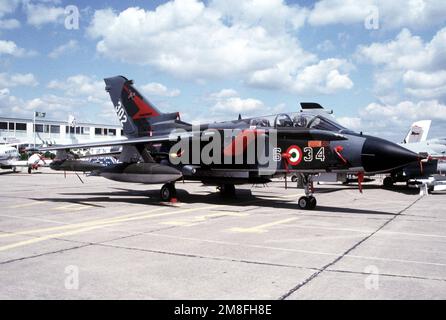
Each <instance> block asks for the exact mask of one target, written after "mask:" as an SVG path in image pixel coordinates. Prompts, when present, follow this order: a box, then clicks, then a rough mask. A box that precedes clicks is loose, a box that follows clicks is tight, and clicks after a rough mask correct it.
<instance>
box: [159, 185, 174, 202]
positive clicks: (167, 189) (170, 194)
mask: <svg viewBox="0 0 446 320" xmlns="http://www.w3.org/2000/svg"><path fill="white" fill-rule="evenodd" d="M176 196H177V190H176V189H175V185H174V184H173V183H166V184H165V185H163V186H162V187H161V190H160V197H161V200H162V201H165V202H172V200H173V199H176Z"/></svg>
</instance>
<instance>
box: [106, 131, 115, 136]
mask: <svg viewBox="0 0 446 320" xmlns="http://www.w3.org/2000/svg"><path fill="white" fill-rule="evenodd" d="M108 135H109V136H116V129H108Z"/></svg>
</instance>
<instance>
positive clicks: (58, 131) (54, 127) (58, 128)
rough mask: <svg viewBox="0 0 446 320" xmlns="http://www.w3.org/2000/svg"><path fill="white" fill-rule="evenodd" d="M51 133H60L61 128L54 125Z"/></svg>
mask: <svg viewBox="0 0 446 320" xmlns="http://www.w3.org/2000/svg"><path fill="white" fill-rule="evenodd" d="M17 125H18V123H17ZM17 130H18V129H17ZM50 131H51V133H60V126H54V125H52V126H51V129H50Z"/></svg>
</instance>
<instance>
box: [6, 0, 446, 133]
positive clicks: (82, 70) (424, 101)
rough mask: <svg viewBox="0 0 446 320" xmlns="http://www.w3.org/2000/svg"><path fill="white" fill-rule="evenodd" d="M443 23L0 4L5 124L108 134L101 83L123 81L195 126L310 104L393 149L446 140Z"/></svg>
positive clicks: (268, 11) (205, 5) (372, 16)
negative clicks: (407, 142) (84, 127)
mask: <svg viewBox="0 0 446 320" xmlns="http://www.w3.org/2000/svg"><path fill="white" fill-rule="evenodd" d="M67 6H75V8H76V9H77V10H78V11H79V28H78V29H74V30H73V29H67V28H66V21H67V19H68V18H71V16H70V15H69V13H67V12H66V8H67ZM445 14H446V4H444V2H443V1H441V0H438V1H434V0H432V1H428V0H411V1H399V0H398V1H392V2H389V1H382V0H365V1H361V2H358V1H348V0H346V1H339V0H321V1H316V2H313V1H282V0H268V1H267V0H250V1H243V2H240V1H234V0H227V1H221V0H212V1H205V2H200V1H197V0H176V1H136V0H135V1H94V2H91V1H63V0H60V1H58V0H54V1H53V0H45V1H37V0H0V115H3V116H21V117H31V116H32V112H33V110H38V111H42V112H47V113H48V117H49V118H53V119H66V118H67V117H68V114H73V115H75V116H76V117H77V119H78V120H79V121H91V122H111V123H116V119H115V118H116V117H115V116H114V113H113V108H112V105H111V102H110V101H109V99H108V97H107V95H106V93H105V91H104V85H103V82H102V79H103V78H104V77H109V76H113V75H117V74H122V75H125V76H127V77H128V78H131V79H133V80H135V84H136V86H137V87H138V88H139V89H140V90H141V91H142V92H143V93H144V94H145V95H146V97H148V98H149V100H151V101H152V102H153V103H155V104H156V105H157V106H158V107H159V108H160V109H161V110H163V111H166V112H173V111H180V112H181V114H182V117H183V119H184V120H186V121H190V122H206V121H213V120H223V119H230V118H236V117H237V115H238V114H239V113H241V114H242V115H246V116H249V115H256V114H257V115H260V114H270V113H275V112H279V111H297V110H298V102H300V101H315V102H319V103H321V104H322V105H324V106H326V107H328V108H330V109H334V112H335V115H336V117H337V118H338V119H339V121H340V122H341V123H343V124H344V125H346V126H348V127H350V128H352V129H354V130H362V131H364V132H368V133H372V134H376V135H380V136H383V137H385V138H388V139H391V140H394V141H398V140H402V138H403V137H404V135H405V133H406V131H407V130H408V127H409V125H410V124H411V123H412V122H413V121H415V120H419V119H422V118H431V119H433V128H432V131H431V135H432V136H434V135H437V136H438V135H446V132H445V130H444V127H445V124H446V105H445V98H446V47H445V46H444V43H445V41H446V28H445V23H444V18H443V17H444V16H445ZM69 21H72V20H69Z"/></svg>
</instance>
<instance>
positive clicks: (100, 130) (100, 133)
mask: <svg viewBox="0 0 446 320" xmlns="http://www.w3.org/2000/svg"><path fill="white" fill-rule="evenodd" d="M94 134H95V135H97V136H100V135H102V129H101V128H94Z"/></svg>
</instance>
